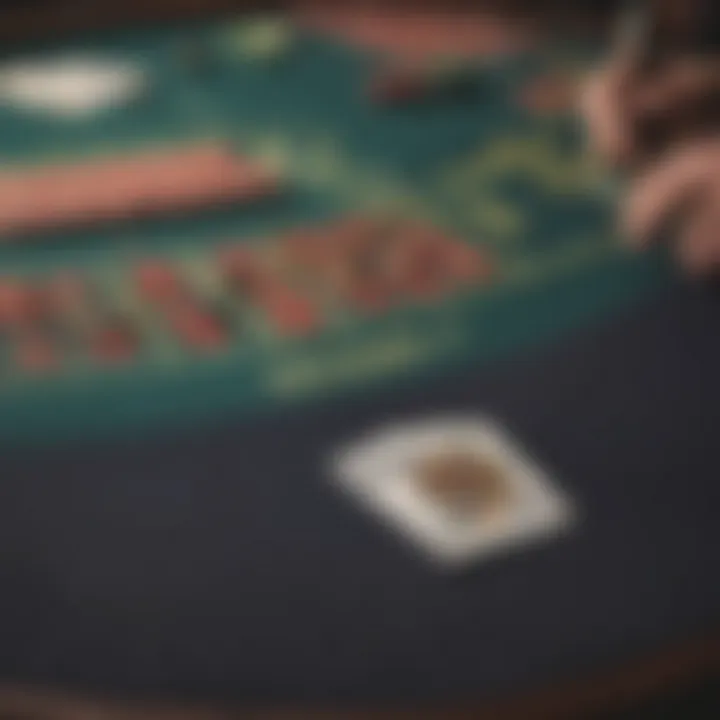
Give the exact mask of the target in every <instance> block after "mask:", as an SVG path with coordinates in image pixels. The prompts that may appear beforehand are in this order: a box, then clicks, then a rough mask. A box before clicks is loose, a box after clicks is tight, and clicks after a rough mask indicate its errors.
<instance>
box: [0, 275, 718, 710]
mask: <svg viewBox="0 0 720 720" xmlns="http://www.w3.org/2000/svg"><path fill="white" fill-rule="evenodd" d="M719 368H720V297H718V296H716V295H715V294H714V292H713V291H712V290H711V289H707V288H704V289H703V288H697V287H694V288H693V287H688V286H684V287H683V286H681V287H677V288H675V289H673V290H671V291H669V292H668V293H667V294H666V295H665V296H664V297H662V298H660V299H656V300H654V301H653V302H652V304H651V305H648V306H646V307H645V308H642V309H640V310H635V311H633V312H632V314H630V315H627V316H625V317H624V318H622V319H620V320H616V321H615V322H613V323H612V324H610V325H607V326H605V327H604V328H601V329H599V330H597V329H596V330H593V331H590V332H585V333H581V334H576V335H575V336H574V337H572V338H568V339H567V342H566V343H565V344H564V345H563V346H562V347H556V348H555V349H553V350H551V351H549V352H548V351H547V350H546V351H544V352H542V353H540V354H535V355H529V356H526V357H523V358H521V359H516V360H515V361H514V362H510V363H508V362H506V363H504V364H503V365H502V366H496V367H494V368H483V369H481V370H478V371H477V372H465V373H464V374H462V375H455V376H452V377H447V378H445V379H443V380H438V381H435V382H434V383H433V384H432V385H429V386H425V387H417V388H415V389H412V390H410V389H401V390H397V391H396V392H394V393H393V392H390V393H387V394H385V395H383V396H382V397H377V396H373V397H368V398H367V399H365V400H363V401H355V402H353V403H352V404H345V403H339V402H338V403H335V404H327V405H324V406H322V407H313V408H310V409H308V408H305V409H302V410H298V411H296V412H292V413H286V414H285V415H283V416H282V417H274V418H272V417H265V418H263V419H260V420H257V421H255V422H249V421H244V422H239V423H237V424H235V425H222V426H217V427H215V428H209V427H207V426H206V425H203V426H202V427H201V428H200V429H199V430H198V431H197V433H195V434H191V435H187V434H185V435H182V436H177V435H172V436H167V437H165V438H162V439H158V438H157V437H155V438H154V439H153V440H152V441H150V440H148V441H146V442H142V441H141V442H137V441H136V442H131V441H129V440H119V441H117V442H103V443H102V444H93V445H87V446H66V447H61V448H57V449H52V450H45V451H44V452H42V453H39V452H35V453H31V452H29V451H22V450H19V449H15V450H11V451H8V452H5V453H3V454H2V456H0V587H1V588H2V592H0V676H1V677H2V678H4V679H18V680H23V681H27V682H29V681H42V682H46V681H51V682H60V683H63V684H67V685H70V686H72V687H76V688H82V689H84V690H88V689H103V690H106V691H111V692H117V693H126V692H131V693H143V694H145V693H162V694H165V693H170V694H173V695H183V696H195V697H204V698H212V699H214V700H225V699H232V700H235V701H241V702H242V701H248V702H249V701H263V700H268V701H271V700H272V701H288V702H290V701H292V702H294V703H295V704H302V703H303V702H307V703H310V702H332V701H338V702H342V703H347V704H348V705H356V704H361V703H369V702H378V701H383V702H384V701H403V702H408V701H431V700H432V701H442V700H450V699H452V700H453V701H458V700H461V699H463V698H468V699H471V698H480V697H482V696H485V695H494V694H496V693H502V692H504V691H507V690H509V689H510V688H512V689H519V688H530V687H532V686H535V685H542V684H544V683H546V682H549V681H553V680H557V679H563V678H566V677H569V676H572V675H573V674H575V673H578V672H581V671H584V670H588V669H594V668H599V667H604V666H605V665H606V664H613V663H616V662H618V661H620V660H623V659H626V658H628V657H630V656H632V655H634V654H635V653H643V652H650V651H652V650H654V649H656V648H660V647H662V646H663V645H664V644H665V643H667V642H670V641H674V640H679V639H682V638H684V637H686V636H688V635H689V634H691V633H693V632H696V631H699V630H702V629H703V628H704V627H708V626H710V625H711V624H713V623H715V622H716V621H718V620H719V619H720V573H718V563H717V548H718V546H719V545H720V521H719V518H720V512H719V509H720V482H719V480H720V465H719V464H718V459H717V451H718V440H719V438H720V373H719V372H718V369H719ZM459 409H461V410H482V411H486V412H490V413H491V414H493V415H494V416H496V417H498V418H499V419H501V420H502V421H504V422H506V423H507V424H508V425H509V426H510V428H511V429H512V430H513V432H514V433H515V434H516V435H517V436H518V437H519V438H520V440H521V441H522V442H524V443H525V444H526V445H527V446H528V447H529V448H530V449H531V450H532V451H533V452H534V453H535V454H536V455H537V456H538V458H539V459H540V461H541V462H542V463H543V464H544V465H546V466H547V467H549V468H550V469H551V471H552V472H553V473H554V474H556V475H557V477H558V478H560V479H561V480H562V482H563V484H564V485H565V487H566V488H567V490H568V491H569V492H570V493H571V495H572V496H573V497H574V498H575V499H576V501H577V502H578V503H579V505H580V508H581V511H582V514H583V518H582V523H581V525H580V526H579V527H578V529H577V530H576V532H575V533H574V535H572V536H570V537H567V538H565V539H563V540H560V541H557V542H555V543H554V544H550V545H547V546H544V547H542V548H537V549H535V550H532V551H529V552H527V553H526V554H523V555H517V556H514V557H508V558H504V559H498V560H496V561H494V562H492V563H490V564H486V565H483V566H480V567H478V568H477V569H475V570H474V571H472V572H470V573H467V574H463V575H458V576H444V575H442V574H438V573H437V572H435V571H434V570H433V569H432V568H431V567H429V566H427V565H426V564H425V563H424V561H423V560H422V559H421V558H420V557H418V556H416V555H415V554H414V552H413V551H412V550H411V549H409V548H407V547H406V546H405V545H404V544H402V543H401V542H399V541H398V540H396V538H395V537H394V536H392V535H390V534H388V533H387V532H386V531H385V530H384V529H383V528H382V527H380V526H379V525H377V524H376V523H375V521H374V520H373V519H372V518H370V517H368V516H367V515H366V514H364V513H363V512H362V511H361V510H359V509H358V508H356V507H355V506H354V505H353V504H352V502H351V501H349V500H348V499H347V498H345V497H343V496H342V495H340V494H339V493H338V492H336V490H335V489H334V488H333V487H332V486H331V485H330V484H329V482H328V479H327V477H326V472H325V468H324V460H325V458H326V456H327V454H328V453H329V452H331V451H332V450H333V448H335V447H336V445H337V444H338V443H340V442H342V441H346V440H348V439H350V438H352V437H353V436H354V435H355V434H356V433H358V432H360V431H361V430H363V429H365V428H367V427H370V426H372V425H373V424H375V423H377V422H379V421H381V420H386V419H388V418H394V419H396V418H403V417H414V416H416V415H417V414H425V413H435V412H438V411H447V410H459Z"/></svg>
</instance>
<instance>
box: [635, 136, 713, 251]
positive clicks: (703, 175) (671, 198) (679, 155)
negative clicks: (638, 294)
mask: <svg viewBox="0 0 720 720" xmlns="http://www.w3.org/2000/svg"><path fill="white" fill-rule="evenodd" d="M719 163H720V141H719V140H714V141H706V142H695V143H693V144H691V145H688V146H685V147H683V148H680V149H678V150H676V151H675V152H674V153H672V154H671V155H669V156H667V157H665V158H664V159H662V160H660V161H659V162H657V163H655V165H654V166H652V167H651V169H650V170H649V171H648V172H646V173H645V175H643V176H642V177H641V178H640V179H639V180H638V181H637V182H636V184H635V186H634V188H633V190H632V191H631V193H630V195H629V197H628V200H627V201H626V203H625V206H624V208H623V211H622V225H623V228H624V231H625V232H626V233H627V234H628V236H629V237H630V239H631V241H633V242H635V243H637V244H642V243H644V242H646V241H647V240H648V239H651V238H652V237H653V235H655V233H657V231H658V230H659V229H660V228H661V226H662V224H663V223H664V222H666V221H667V220H668V219H669V218H670V217H671V216H673V215H675V214H676V213H677V212H678V211H679V210H680V209H682V207H683V206H684V205H685V204H687V203H689V202H691V201H692V200H693V199H694V198H696V197H697V195H699V194H700V193H701V192H702V191H703V190H704V189H709V188H711V187H712V186H713V184H714V182H715V179H716V177H717V175H718V172H720V170H719V169H720V164H719Z"/></svg>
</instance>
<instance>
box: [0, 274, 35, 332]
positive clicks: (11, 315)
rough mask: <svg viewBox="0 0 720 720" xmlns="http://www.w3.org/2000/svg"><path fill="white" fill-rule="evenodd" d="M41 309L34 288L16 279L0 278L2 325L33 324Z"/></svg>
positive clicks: (19, 325)
mask: <svg viewBox="0 0 720 720" xmlns="http://www.w3.org/2000/svg"><path fill="white" fill-rule="evenodd" d="M39 309H40V303H39V298H38V295H37V293H36V291H35V290H34V288H32V287H30V286H29V285H27V284H25V283H23V282H21V281H19V280H14V279H3V280H0V327H21V326H24V325H28V324H31V323H32V322H33V321H34V320H35V319H36V318H37V315H38V312H39Z"/></svg>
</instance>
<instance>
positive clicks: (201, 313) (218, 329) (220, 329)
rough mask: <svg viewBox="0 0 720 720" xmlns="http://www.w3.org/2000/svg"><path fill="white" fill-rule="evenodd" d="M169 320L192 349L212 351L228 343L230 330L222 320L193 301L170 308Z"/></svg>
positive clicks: (185, 343)
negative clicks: (192, 302)
mask: <svg viewBox="0 0 720 720" xmlns="http://www.w3.org/2000/svg"><path fill="white" fill-rule="evenodd" d="M168 321H169V323H170V326H171V327H172V329H173V331H174V332H175V333H176V334H177V336H178V337H179V338H180V340H181V341H182V343H183V344H184V345H186V346H187V347H189V348H191V349H194V350H199V351H205V352H208V351H210V352H212V351H217V350H220V349H222V348H224V347H225V346H226V345H227V344H228V340H229V336H228V332H227V329H226V328H225V327H224V326H223V324H222V323H221V322H220V320H219V319H218V318H217V317H215V316H214V315H213V314H212V313H210V312H208V311H206V310H204V309H203V308H200V307H197V306H195V305H192V304H191V303H185V304H183V305H182V306H179V307H175V308H173V309H172V310H170V311H169V312H168Z"/></svg>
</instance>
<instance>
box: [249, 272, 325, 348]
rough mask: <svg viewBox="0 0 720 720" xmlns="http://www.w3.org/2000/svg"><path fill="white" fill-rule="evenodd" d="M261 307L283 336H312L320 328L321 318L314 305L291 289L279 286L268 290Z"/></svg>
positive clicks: (264, 293) (265, 292)
mask: <svg viewBox="0 0 720 720" xmlns="http://www.w3.org/2000/svg"><path fill="white" fill-rule="evenodd" d="M260 305H261V307H262V310H263V311H264V313H265V314H266V316H267V317H268V319H269V320H270V322H271V323H272V324H273V326H274V327H275V329H276V330H277V331H278V332H280V333H281V334H282V335H288V336H304V335H310V334H312V333H314V332H316V331H317V330H318V329H319V328H320V325H321V318H320V315H319V314H318V312H317V310H316V309H315V307H314V305H313V303H311V302H310V300H308V299H307V298H306V297H304V296H303V295H301V294H300V293H299V292H297V291H295V290H293V289H291V288H288V287H285V286H283V285H279V284H278V285H276V286H274V287H271V288H268V289H266V290H265V291H264V292H263V296H262V300H261V301H260Z"/></svg>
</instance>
